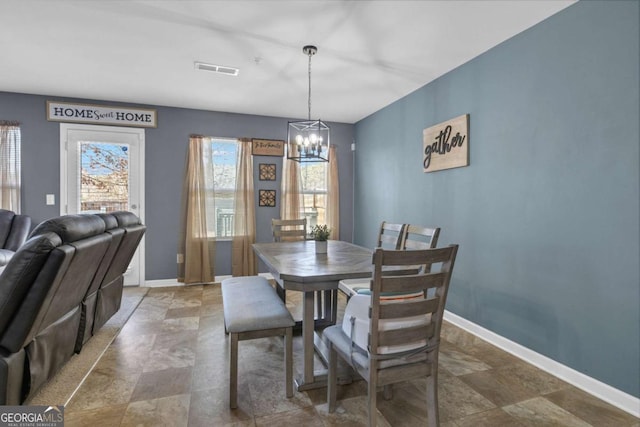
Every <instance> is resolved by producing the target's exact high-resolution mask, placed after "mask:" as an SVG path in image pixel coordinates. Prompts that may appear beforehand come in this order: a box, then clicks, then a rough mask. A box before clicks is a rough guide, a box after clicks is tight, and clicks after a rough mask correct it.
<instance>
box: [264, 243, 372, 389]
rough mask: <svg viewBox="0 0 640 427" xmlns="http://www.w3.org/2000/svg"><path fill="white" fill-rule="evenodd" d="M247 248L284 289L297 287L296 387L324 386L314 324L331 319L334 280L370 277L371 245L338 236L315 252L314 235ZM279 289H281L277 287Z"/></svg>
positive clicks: (322, 347)
mask: <svg viewBox="0 0 640 427" xmlns="http://www.w3.org/2000/svg"><path fill="white" fill-rule="evenodd" d="M253 250H254V252H255V253H256V255H257V256H258V258H260V259H261V260H262V261H263V262H264V264H265V265H266V266H267V269H268V270H269V272H270V273H271V275H272V276H273V278H274V280H275V281H276V282H277V286H279V287H280V288H282V289H283V290H285V291H298V292H302V293H303V298H302V301H303V304H302V324H301V326H302V341H303V357H304V361H303V366H304V369H303V373H302V375H301V376H297V377H296V379H295V382H296V386H297V389H298V390H299V391H304V390H310V389H315V388H320V387H325V386H326V372H327V370H326V366H322V367H319V369H316V367H315V366H314V355H315V354H316V353H317V354H318V355H319V356H320V359H321V360H322V361H323V363H324V364H326V362H327V360H328V355H327V349H326V346H325V345H324V342H323V341H322V339H321V337H320V335H319V334H318V333H317V331H316V329H317V328H322V327H324V326H327V325H328V324H331V323H332V322H333V323H335V321H336V314H337V290H338V283H339V282H340V280H343V279H356V278H363V277H371V273H372V270H373V266H372V263H371V261H372V251H371V249H368V248H364V247H362V246H358V245H355V244H353V243H349V242H344V241H340V240H329V242H328V245H327V252H326V253H316V250H315V241H313V240H304V241H293V242H272V243H254V244H253ZM319 291H324V293H325V295H332V297H330V298H327V297H325V298H324V304H323V305H322V307H318V309H317V310H316V305H315V304H314V301H315V298H316V294H322V293H323V292H319ZM281 295H284V293H282V294H281Z"/></svg>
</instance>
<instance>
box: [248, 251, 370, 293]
mask: <svg viewBox="0 0 640 427" xmlns="http://www.w3.org/2000/svg"><path fill="white" fill-rule="evenodd" d="M253 249H254V251H255V253H256V254H257V255H258V257H260V259H261V260H262V261H264V263H265V264H266V265H267V267H268V268H269V270H270V271H271V273H272V274H273V275H274V277H275V278H276V280H281V281H284V282H296V283H301V284H304V283H308V284H313V283H317V282H336V286H337V282H338V281H340V280H342V279H355V278H359V277H371V272H372V271H373V266H372V264H371V256H372V252H371V250H370V249H367V248H363V247H362V246H357V245H354V244H352V243H348V242H343V241H339V240H329V242H328V248H327V253H326V254H316V253H315V241H313V240H306V241H299V242H275V243H254V244H253ZM285 287H286V286H285Z"/></svg>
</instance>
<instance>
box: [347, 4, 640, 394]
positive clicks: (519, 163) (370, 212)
mask: <svg viewBox="0 0 640 427" xmlns="http://www.w3.org/2000/svg"><path fill="white" fill-rule="evenodd" d="M639 17H640V11H639V3H638V2H637V1H617V2H615V1H614V2H611V1H607V2H600V1H582V2H579V3H577V4H575V5H572V6H571V7H569V8H567V9H565V10H563V11H562V12H560V13H558V14H556V15H554V16H552V17H551V18H549V19H547V20H546V21H543V22H542V23H540V24H539V25H536V26H535V27H533V28H531V29H529V30H527V31H525V32H523V33H521V34H519V35H517V36H515V37H513V38H512V39H510V40H508V41H506V42H504V43H502V44H501V45H499V46H497V47H495V48H493V49H491V50H490V51H488V52H486V53H485V54H483V55H481V56H479V57H477V58H475V59H473V60H472V61H470V62H468V63H466V64H464V65H462V66H461V67H459V68H457V69H455V70H453V71H451V72H450V73H448V74H446V75H444V76H442V77H440V78H439V79H437V80H436V81H434V82H432V83H430V84H428V85H426V86H424V87H422V88H421V89H419V90H417V91H416V92H414V93H412V94H410V95H408V96H406V97H405V98H403V99H401V100H399V101H397V102H395V103H393V104H391V105H390V106H388V107H386V108H384V109H383V110H381V111H379V112H377V113H375V114H373V115H371V116H369V117H367V118H365V119H363V120H362V121H360V122H358V123H357V124H356V144H357V151H356V161H355V171H354V175H355V184H356V185H355V192H354V195H355V198H356V199H355V206H356V208H355V221H354V223H355V241H356V243H360V244H363V245H365V246H370V247H371V246H374V245H375V238H376V233H377V228H378V226H379V223H380V221H382V220H388V221H392V222H407V223H417V224H423V225H428V226H440V227H442V234H441V237H440V244H441V245H446V244H449V243H458V244H460V250H459V252H458V261H457V263H456V269H455V270H456V271H454V278H453V281H452V285H451V290H450V297H449V300H448V302H447V308H448V310H450V311H452V312H453V313H456V314H458V315H460V316H462V317H464V318H466V319H468V320H470V321H472V322H475V323H477V324H479V325H482V326H483V327H485V328H487V329H489V330H491V331H494V332H495V333H497V334H499V335H502V336H504V337H506V338H508V339H511V340H513V341H515V342H518V343H520V344H522V345H524V346H526V347H528V348H531V349H533V350H534V351H536V352H539V353H541V354H544V355H546V356H548V357H550V358H552V359H554V360H556V361H558V362H560V363H562V364H564V365H567V366H569V367H571V368H574V369H576V370H577V371H580V372H582V373H584V374H586V375H588V376H591V377H594V378H596V379H598V380H600V381H602V382H604V383H607V384H609V385H611V386H613V387H615V388H617V389H620V390H622V391H624V392H626V393H629V394H631V395H633V396H636V397H638V396H640V372H639V368H640V363H639V360H640V349H639V346H640V338H639V337H640V311H639V305H640V277H639V267H638V264H639V259H640V255H639V249H638V246H639V236H640V230H639V218H640V212H639V209H638V205H639V192H638V188H639V169H640V164H639V163H640V162H639V155H640V154H639V140H640V136H639V135H640V133H639V129H638V128H639V124H638V122H639V117H640V110H639V107H638V103H639V98H640V96H639V90H638V86H639V84H638V83H639V79H640V77H639V76H640V70H639V52H640V46H639V42H638V40H639V30H638V23H639V20H640V19H639ZM465 113H469V114H470V131H469V134H470V135H469V144H470V145H469V147H470V165H469V166H468V167H465V168H458V169H451V170H447V171H441V172H435V173H430V174H425V173H423V171H422V130H423V129H424V128H427V127H429V126H431V125H434V124H436V123H439V122H442V121H445V120H448V119H450V118H453V117H456V116H458V115H461V114H465Z"/></svg>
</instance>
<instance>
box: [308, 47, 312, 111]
mask: <svg viewBox="0 0 640 427" xmlns="http://www.w3.org/2000/svg"><path fill="white" fill-rule="evenodd" d="M312 56H313V53H311V52H309V120H311V57H312Z"/></svg>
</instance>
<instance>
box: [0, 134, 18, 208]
mask: <svg viewBox="0 0 640 427" xmlns="http://www.w3.org/2000/svg"><path fill="white" fill-rule="evenodd" d="M20 189H21V181H20V126H19V123H17V122H6V121H0V208H2V209H7V210H10V211H13V212H15V213H20V206H21V200H20Z"/></svg>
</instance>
